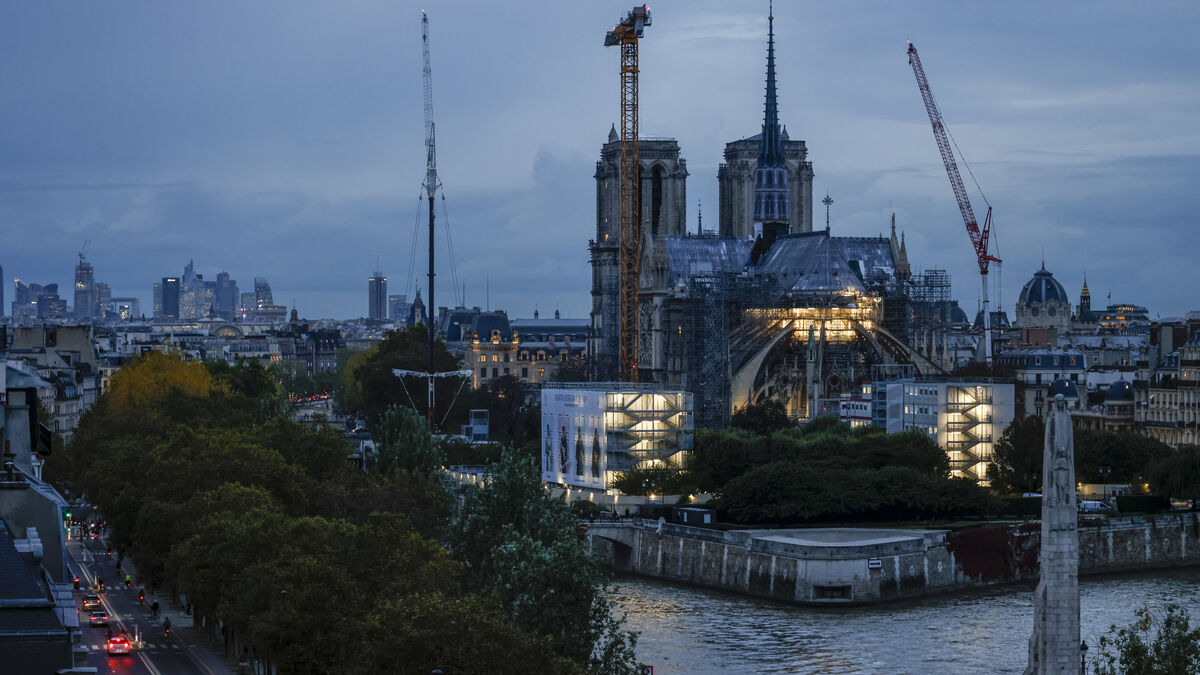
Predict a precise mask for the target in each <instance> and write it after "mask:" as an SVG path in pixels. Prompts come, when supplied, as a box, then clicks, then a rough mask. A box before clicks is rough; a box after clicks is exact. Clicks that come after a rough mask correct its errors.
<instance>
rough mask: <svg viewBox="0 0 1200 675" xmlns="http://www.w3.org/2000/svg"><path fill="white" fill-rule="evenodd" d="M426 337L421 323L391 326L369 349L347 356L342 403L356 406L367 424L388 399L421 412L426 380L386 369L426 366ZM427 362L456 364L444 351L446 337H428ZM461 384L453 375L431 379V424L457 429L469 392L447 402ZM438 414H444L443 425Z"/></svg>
mask: <svg viewBox="0 0 1200 675" xmlns="http://www.w3.org/2000/svg"><path fill="white" fill-rule="evenodd" d="M428 339H429V334H428V332H427V331H426V328H425V327H424V326H413V327H411V328H405V329H401V330H394V331H391V332H389V333H388V334H387V335H386V336H385V337H384V339H383V340H382V341H380V342H379V343H378V344H377V345H375V346H373V347H372V348H371V349H368V350H366V351H364V352H359V353H358V354H355V355H354V356H352V357H351V358H350V360H349V362H348V363H347V365H346V374H345V380H344V384H345V387H346V407H347V409H349V410H353V411H359V412H362V413H363V414H365V415H366V416H367V419H368V421H369V422H370V423H371V424H374V423H375V422H376V421H378V419H379V417H380V416H381V415H383V413H384V411H386V410H387V409H388V408H389V407H390V406H392V405H399V406H403V407H409V408H413V409H414V410H416V411H417V413H418V414H419V415H420V416H421V417H426V418H427V415H428V401H427V397H426V395H425V392H426V391H427V387H428V380H427V379H425V378H423V377H417V376H410V377H404V378H399V377H396V375H395V374H394V373H392V370H393V369H400V370H413V371H418V372H425V370H426V369H428V367H429V364H428V361H427V359H428V353H429V350H428ZM433 367H434V369H435V370H437V371H438V372H445V371H449V370H458V369H459V363H458V359H457V358H456V357H454V356H453V355H452V354H451V353H450V352H449V351H447V349H446V343H445V342H443V341H441V340H438V341H437V342H435V343H434V352H433ZM462 384H463V383H462V381H461V380H459V379H455V378H443V379H439V380H438V381H437V386H436V389H435V393H436V399H435V402H434V405H435V406H436V410H435V412H436V414H437V417H438V419H436V420H434V422H435V426H437V427H441V426H445V428H448V429H457V428H458V427H459V426H460V425H461V424H462V423H463V422H464V421H466V418H467V408H468V405H469V404H468V401H469V398H463V399H460V400H459V401H458V405H455V406H453V407H452V406H451V403H452V402H453V401H455V399H456V398H458V392H459V390H460V389H461V387H462ZM447 412H449V415H448V416H447ZM443 418H446V421H445V423H444V425H443Z"/></svg>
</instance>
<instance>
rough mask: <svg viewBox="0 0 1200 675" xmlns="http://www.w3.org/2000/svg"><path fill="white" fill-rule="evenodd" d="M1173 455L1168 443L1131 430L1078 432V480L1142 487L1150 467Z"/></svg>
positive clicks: (1076, 457)
mask: <svg viewBox="0 0 1200 675" xmlns="http://www.w3.org/2000/svg"><path fill="white" fill-rule="evenodd" d="M1172 454H1173V451H1172V450H1171V447H1170V446H1168V445H1167V444H1166V443H1163V442H1162V441H1159V440H1157V439H1154V438H1150V437H1148V436H1142V435H1140V434H1135V433H1133V432H1129V431H1125V432H1120V433H1113V432H1111V431H1097V430H1094V429H1076V430H1075V477H1076V480H1078V481H1079V482H1081V483H1132V484H1140V483H1143V482H1145V479H1146V472H1147V468H1148V467H1149V466H1151V465H1153V464H1154V463H1155V462H1157V461H1159V460H1162V459H1165V458H1167V457H1169V456H1171V455H1172Z"/></svg>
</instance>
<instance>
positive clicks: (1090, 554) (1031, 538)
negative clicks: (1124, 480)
mask: <svg viewBox="0 0 1200 675" xmlns="http://www.w3.org/2000/svg"><path fill="white" fill-rule="evenodd" d="M1040 528H1041V524H1040V522H1038V521H1031V522H1026V523H1022V524H1019V525H1002V526H979V527H969V528H963V529H959V530H932V529H931V530H904V529H871V528H841V527H839V528H791V529H771V530H730V531H720V530H713V529H706V528H700V527H691V526H686V525H675V524H669V523H662V522H658V521H650V520H643V519H628V520H622V521H619V522H595V523H591V524H589V526H588V530H587V537H588V539H589V545H590V547H591V550H592V552H593V553H594V554H596V555H598V556H599V557H600V558H601V560H603V561H604V562H605V563H606V564H607V565H609V566H610V567H611V568H612V569H613V570H615V571H618V572H623V573H629V574H634V575H638V576H643V577H649V578H659V579H667V580H671V581H676V582H682V583H685V584H693V585H696V586H701V587H705V588H713V589H720V590H725V591H733V592H736V593H743V594H746V595H751V596H756V597H762V598H769V599H773V600H781V601H784V602H791V603H796V604H801V605H869V604H876V603H880V602H887V601H890V600H897V599H902V598H913V597H920V596H925V595H934V594H940V593H947V592H953V591H959V590H963V589H969V588H974V587H980V586H987V585H992V584H1002V583H1009V582H1015V581H1031V580H1035V579H1036V578H1037V576H1038V571H1039V568H1038V553H1039V551H1040V543H1041V542H1040V539H1041V531H1040ZM1079 564H1080V573H1081V574H1084V575H1094V574H1107V573H1112V572H1131V571H1140V570H1160V569H1171V568H1176V567H1187V566H1193V565H1200V514H1198V513H1171V514H1162V515H1155V516H1133V517H1120V518H1109V519H1081V521H1080V523H1079Z"/></svg>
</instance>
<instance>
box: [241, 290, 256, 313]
mask: <svg viewBox="0 0 1200 675" xmlns="http://www.w3.org/2000/svg"><path fill="white" fill-rule="evenodd" d="M257 306H258V301H257V300H255V298H254V292H253V291H246V292H245V293H242V301H241V303H239V308H240V309H254V308H255V307H257Z"/></svg>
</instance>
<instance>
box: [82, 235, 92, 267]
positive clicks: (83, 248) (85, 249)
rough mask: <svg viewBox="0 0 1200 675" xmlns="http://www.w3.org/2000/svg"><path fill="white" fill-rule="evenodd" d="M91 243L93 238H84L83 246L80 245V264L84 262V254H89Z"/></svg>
mask: <svg viewBox="0 0 1200 675" xmlns="http://www.w3.org/2000/svg"><path fill="white" fill-rule="evenodd" d="M91 243H92V240H91V239H85V240H83V246H80V247H79V264H81V265H82V264H83V260H84V256H85V255H87V250H88V246H90V245H91Z"/></svg>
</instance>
